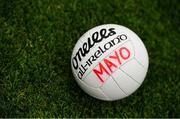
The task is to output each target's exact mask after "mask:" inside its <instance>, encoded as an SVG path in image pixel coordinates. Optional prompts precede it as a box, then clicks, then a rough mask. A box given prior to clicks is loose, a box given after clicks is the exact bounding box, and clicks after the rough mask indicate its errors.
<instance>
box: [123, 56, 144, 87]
mask: <svg viewBox="0 0 180 119" xmlns="http://www.w3.org/2000/svg"><path fill="white" fill-rule="evenodd" d="M120 69H121V70H122V71H123V72H124V73H125V74H127V75H128V76H130V77H131V78H132V79H134V81H136V82H138V83H139V84H141V83H142V82H143V80H144V77H145V75H146V72H147V69H145V68H144V67H142V66H141V65H140V64H139V63H138V62H137V61H136V60H135V59H133V60H131V61H129V62H127V63H126V65H123V66H122V67H120Z"/></svg>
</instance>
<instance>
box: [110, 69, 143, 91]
mask: <svg viewBox="0 0 180 119" xmlns="http://www.w3.org/2000/svg"><path fill="white" fill-rule="evenodd" d="M112 77H113V79H114V80H115V81H116V82H117V84H118V85H119V87H121V89H122V90H123V91H124V92H125V93H126V94H127V95H130V94H132V93H133V92H134V91H135V90H136V89H137V88H138V87H139V86H140V84H139V83H137V82H136V81H134V80H133V79H132V78H131V77H129V76H128V75H126V74H125V73H124V72H123V71H121V70H116V71H115V72H114V73H113V74H112Z"/></svg>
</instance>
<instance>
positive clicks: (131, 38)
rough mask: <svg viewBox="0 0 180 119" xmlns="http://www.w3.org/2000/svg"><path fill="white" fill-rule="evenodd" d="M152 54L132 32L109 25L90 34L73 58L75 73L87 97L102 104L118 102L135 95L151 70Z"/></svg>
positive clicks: (83, 40) (121, 27) (78, 42)
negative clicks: (149, 65) (149, 57)
mask: <svg viewBox="0 0 180 119" xmlns="http://www.w3.org/2000/svg"><path fill="white" fill-rule="evenodd" d="M148 64H149V62H148V53H147V50H146V48H145V46H144V44H143V42H142V41H141V39H140V38H139V37H138V36H137V35H136V34H135V33H134V32H133V31H131V30H130V29H128V28H126V27H124V26H121V25H116V24H105V25H100V26H97V27H94V28H92V29H90V30H89V31H87V32H86V33H85V34H84V35H82V37H81V38H80V39H79V40H78V41H77V43H76V45H75V47H74V49H73V52H72V56H71V67H72V72H73V75H74V77H75V80H76V81H77V83H78V85H79V86H80V87H81V88H82V90H84V91H85V92H86V93H87V94H89V95H91V96H93V97H95V98H97V99H101V100H108V101H113V100H118V99H122V98H124V97H127V96H129V95H131V94H132V93H133V92H135V91H136V90H137V89H138V88H139V87H140V85H141V84H142V82H143V81H144V78H145V76H146V73H147V70H148Z"/></svg>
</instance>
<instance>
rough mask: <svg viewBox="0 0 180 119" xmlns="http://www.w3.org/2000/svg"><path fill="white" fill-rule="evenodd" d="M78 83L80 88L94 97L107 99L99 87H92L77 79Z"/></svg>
mask: <svg viewBox="0 0 180 119" xmlns="http://www.w3.org/2000/svg"><path fill="white" fill-rule="evenodd" d="M76 81H77V83H78V85H79V86H80V87H81V89H82V90H83V91H84V92H86V93H87V94H89V95H91V96H92V97H94V98H98V99H101V100H109V98H108V97H107V96H106V95H105V94H104V93H103V91H101V90H100V89H99V88H93V87H91V86H89V85H87V84H85V83H84V82H83V81H81V80H79V79H77V80H76Z"/></svg>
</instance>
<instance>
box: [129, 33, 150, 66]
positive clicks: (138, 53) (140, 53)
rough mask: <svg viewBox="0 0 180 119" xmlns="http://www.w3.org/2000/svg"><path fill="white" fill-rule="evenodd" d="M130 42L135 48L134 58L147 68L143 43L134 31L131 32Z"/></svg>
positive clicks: (147, 60)
mask: <svg viewBox="0 0 180 119" xmlns="http://www.w3.org/2000/svg"><path fill="white" fill-rule="evenodd" d="M131 42H132V44H133V47H134V50H135V58H136V59H137V60H138V61H139V62H140V63H141V64H142V65H143V66H144V67H145V68H146V69H147V68H148V64H149V59H148V53H147V50H146V47H145V45H144V43H143V42H142V41H141V39H140V38H139V37H138V36H137V35H136V34H134V33H131Z"/></svg>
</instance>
